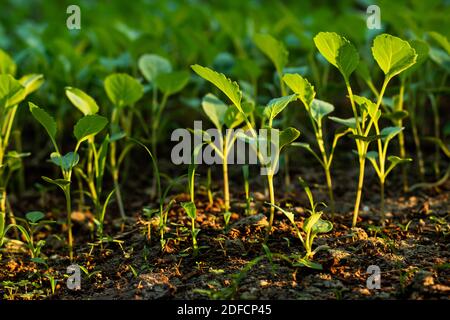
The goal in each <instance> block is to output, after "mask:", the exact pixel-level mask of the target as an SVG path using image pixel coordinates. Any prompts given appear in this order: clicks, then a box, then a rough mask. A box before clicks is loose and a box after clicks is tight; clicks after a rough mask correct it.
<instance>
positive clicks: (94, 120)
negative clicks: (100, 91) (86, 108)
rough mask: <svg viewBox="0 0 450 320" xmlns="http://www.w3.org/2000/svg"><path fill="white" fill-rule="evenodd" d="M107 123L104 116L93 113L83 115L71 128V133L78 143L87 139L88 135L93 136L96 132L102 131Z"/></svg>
mask: <svg viewBox="0 0 450 320" xmlns="http://www.w3.org/2000/svg"><path fill="white" fill-rule="evenodd" d="M107 124H108V119H106V118H105V117H102V116H99V115H96V114H93V115H89V116H84V117H83V118H81V119H80V120H78V122H77V124H76V125H75V127H74V129H73V134H74V136H75V138H77V140H78V144H80V143H81V142H82V141H84V140H86V139H88V138H89V137H92V136H95V135H96V134H97V133H99V132H100V131H102V130H103V129H104V128H105V127H106V125H107Z"/></svg>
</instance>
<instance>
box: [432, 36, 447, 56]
mask: <svg viewBox="0 0 450 320" xmlns="http://www.w3.org/2000/svg"><path fill="white" fill-rule="evenodd" d="M428 34H429V35H430V36H431V38H432V39H433V40H434V41H436V42H437V43H438V44H439V45H440V46H441V48H442V49H444V50H445V51H446V52H447V54H448V55H450V42H449V41H448V39H447V37H446V36H444V35H443V34H440V33H438V32H435V31H431V32H428Z"/></svg>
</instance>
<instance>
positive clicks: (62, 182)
mask: <svg viewBox="0 0 450 320" xmlns="http://www.w3.org/2000/svg"><path fill="white" fill-rule="evenodd" d="M42 179H43V180H44V181H45V182H48V183H51V184H54V185H57V186H58V187H60V188H61V189H63V190H64V188H65V187H66V186H68V185H69V184H70V181H69V180H64V179H52V178H49V177H45V176H42Z"/></svg>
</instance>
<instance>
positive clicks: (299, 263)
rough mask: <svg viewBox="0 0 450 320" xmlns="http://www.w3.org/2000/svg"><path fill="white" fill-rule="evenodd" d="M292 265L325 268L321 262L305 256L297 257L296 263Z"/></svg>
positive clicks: (316, 268) (317, 268)
mask: <svg viewBox="0 0 450 320" xmlns="http://www.w3.org/2000/svg"><path fill="white" fill-rule="evenodd" d="M292 266H294V267H307V268H311V269H315V270H323V267H322V265H321V264H320V263H317V262H314V261H311V260H308V259H305V258H300V259H297V260H296V262H295V263H293V264H292Z"/></svg>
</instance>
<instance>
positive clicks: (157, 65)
mask: <svg viewBox="0 0 450 320" xmlns="http://www.w3.org/2000/svg"><path fill="white" fill-rule="evenodd" d="M138 67H139V70H140V71H141V73H142V74H143V75H144V77H145V79H146V80H147V81H148V82H153V81H155V80H156V78H157V77H158V76H159V75H161V74H164V73H169V72H172V65H171V64H170V61H169V60H167V59H166V58H163V57H161V56H158V55H156V54H144V55H142V56H141V57H140V58H139V61H138Z"/></svg>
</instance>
